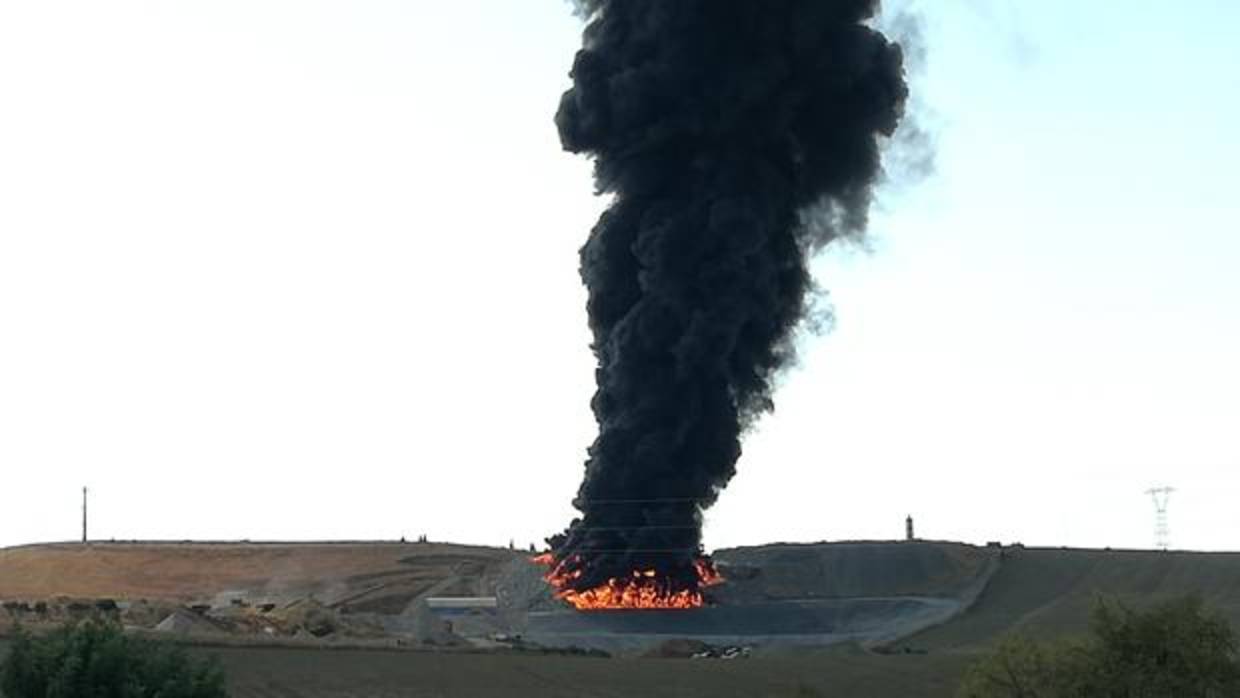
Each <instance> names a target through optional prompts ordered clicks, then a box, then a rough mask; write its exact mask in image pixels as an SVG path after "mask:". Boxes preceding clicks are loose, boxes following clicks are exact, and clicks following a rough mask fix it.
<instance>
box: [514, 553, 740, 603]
mask: <svg viewBox="0 0 1240 698" xmlns="http://www.w3.org/2000/svg"><path fill="white" fill-rule="evenodd" d="M531 560H532V561H533V562H536V563H539V564H544V565H552V568H551V571H550V572H548V573H547V575H546V577H545V578H546V580H547V582H548V583H549V584H551V586H552V587H553V588H554V589H555V590H556V594H555V596H556V598H558V599H562V600H564V601H566V602H568V603H569V604H572V606H573V607H574V608H576V609H577V610H579V611H594V610H601V609H633V608H641V609H656V608H658V609H674V608H698V607H700V606H702V605H703V604H704V603H705V601H704V599H703V597H702V592H701V591H699V590H698V589H684V590H681V591H675V592H672V591H668V590H667V584H666V583H665V582H664V581H663V580H661V579H659V573H658V572H657V571H656V570H652V569H649V570H633V572H632V574H631V576H628V577H613V578H612V579H609V580H607V582H606V583H604V584H600V585H599V586H597V587H594V588H592V589H586V590H584V591H578V590H576V589H570V588H568V584H569V582H571V581H572V580H574V579H576V578H578V577H580V576H581V574H582V571H581V570H580V569H575V570H571V571H566V570H564V569H563V565H562V564H561V565H555V558H554V556H553V555H552V554H551V553H544V554H542V555H539V556H537V557H534V558H531ZM693 566H694V568H696V569H697V574H698V587H699V589H700V588H701V587H707V586H711V585H714V584H719V583H720V582H722V581H723V577H721V576H719V573H718V572H717V571H716V570H715V568H714V565H712V564H711V563H710V561H709V560H707V559H705V558H702V559H699V560H697V561H695V562H694V563H693Z"/></svg>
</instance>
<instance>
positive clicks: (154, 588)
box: [0, 542, 516, 612]
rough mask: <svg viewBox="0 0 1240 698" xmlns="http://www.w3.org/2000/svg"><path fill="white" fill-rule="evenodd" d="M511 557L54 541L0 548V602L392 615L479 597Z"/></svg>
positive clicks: (405, 549) (374, 547)
mask: <svg viewBox="0 0 1240 698" xmlns="http://www.w3.org/2000/svg"><path fill="white" fill-rule="evenodd" d="M515 555H516V553H513V552H512V551H509V550H503V549H497V548H483V547H475V546H465V545H452V544H440V543H232V542H230V543H196V542H175V543H174V542H168V543H150V542H135V543H91V544H89V545H81V544H76V543H56V544H47V545H29V546H21V547H15V548H4V549H0V599H46V598H52V597H56V596H67V597H72V598H115V599H149V600H162V601H175V602H181V603H190V602H203V603H211V602H213V601H214V602H216V603H220V602H223V603H227V598H219V597H228V596H233V597H239V598H245V599H247V600H248V601H250V602H254V603H260V602H272V603H280V604H282V603H287V602H288V601H291V600H294V599H297V598H302V597H311V596H313V597H315V598H316V599H317V600H319V601H321V602H323V603H326V604H329V605H330V604H341V603H348V604H351V605H352V606H353V607H355V608H357V609H358V610H375V611H380V612H399V611H400V610H401V609H402V608H403V607H404V606H405V605H406V604H407V603H408V602H409V601H410V600H412V599H413V598H415V597H417V596H419V595H420V594H423V593H425V592H427V591H429V590H432V589H434V591H435V592H436V593H440V594H445V595H452V594H463V595H472V594H479V593H486V589H485V587H486V585H487V581H488V580H489V579H491V578H493V577H494V575H495V574H496V572H497V570H498V569H499V568H500V567H502V566H503V565H504V564H506V563H507V562H509V561H510V560H511V559H512V558H513V557H514V556H515Z"/></svg>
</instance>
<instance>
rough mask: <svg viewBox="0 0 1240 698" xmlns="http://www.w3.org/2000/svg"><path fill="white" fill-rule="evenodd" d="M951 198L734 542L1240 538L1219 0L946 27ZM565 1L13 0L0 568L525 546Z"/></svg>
mask: <svg viewBox="0 0 1240 698" xmlns="http://www.w3.org/2000/svg"><path fill="white" fill-rule="evenodd" d="M924 6H925V7H927V8H928V9H927V12H926V19H927V26H926V42H927V51H928V63H927V65H926V68H925V72H924V74H923V75H920V76H917V79H916V81H915V83H914V85H913V89H914V90H915V91H917V93H918V94H919V96H920V97H921V99H922V100H923V101H924V103H925V104H926V105H928V106H929V108H930V109H931V110H932V112H933V113H932V116H931V117H930V119H929V123H930V125H931V126H932V130H933V131H934V132H935V134H936V140H937V158H938V169H937V171H936V173H935V174H934V175H933V176H932V177H931V178H929V179H928V180H926V181H924V182H922V183H921V184H920V185H917V186H916V187H912V188H907V187H906V188H898V189H897V188H889V189H888V190H885V191H884V192H883V194H882V201H881V206H880V210H879V211H877V212H876V215H875V217H874V221H873V226H872V236H871V239H870V241H869V243H868V251H864V250H861V249H858V248H851V249H849V248H838V249H831V250H829V251H828V253H827V254H826V255H824V257H823V258H822V259H820V260H818V261H817V262H816V264H815V269H816V272H817V276H818V279H819V281H820V283H821V284H822V285H824V286H825V287H827V288H828V289H829V290H830V291H831V294H832V299H833V303H834V306H835V309H836V313H837V318H836V324H835V327H834V330H833V331H832V332H831V333H829V334H826V335H823V336H817V337H807V338H805V339H804V341H803V357H802V358H803V360H802V364H801V366H800V367H799V368H798V369H796V370H794V371H792V372H790V373H789V374H788V375H787V376H786V377H785V379H784V385H783V387H782V388H781V390H780V392H779V394H778V395H777V398H776V400H777V405H778V408H777V409H778V412H777V414H776V415H774V416H772V417H770V418H768V419H766V420H765V421H764V422H763V423H762V425H761V428H760V430H759V432H758V433H756V434H754V435H753V436H752V437H751V438H750V439H749V440H748V441H747V443H746V451H745V456H744V458H743V459H742V462H741V464H740V468H739V474H738V476H737V477H736V479H735V480H734V481H733V483H732V485H731V487H729V488H728V490H727V491H726V492H725V493H724V495H723V497H722V499H721V502H720V504H719V505H718V506H717V507H715V508H714V509H712V510H711V511H710V513H709V515H708V526H707V542H708V544H709V545H711V546H712V547H713V546H726V545H734V544H742V543H759V542H767V541H772V540H822V539H845V538H890V537H897V536H900V535H902V527H903V518H904V515H905V514H906V513H912V514H913V515H914V516H915V517H916V519H917V523H918V529H919V533H920V534H921V535H923V536H926V537H933V538H952V539H959V540H965V541H970V542H984V541H986V540H991V539H1001V540H1005V541H1017V540H1019V541H1024V542H1026V543H1029V544H1051V545H1060V544H1063V545H1095V546H1102V545H1113V546H1148V545H1149V544H1150V543H1151V541H1152V524H1153V507H1152V505H1151V504H1150V502H1149V500H1148V498H1146V497H1145V496H1144V495H1143V491H1144V490H1145V489H1146V488H1148V487H1150V486H1153V485H1162V484H1170V485H1174V486H1176V487H1177V488H1178V491H1177V492H1176V493H1175V494H1174V495H1173V497H1172V501H1171V512H1170V514H1171V526H1172V537H1173V540H1174V542H1175V544H1177V545H1179V546H1182V547H1194V548H1207V549H1238V548H1240V541H1238V540H1237V539H1236V534H1235V532H1236V531H1237V530H1240V507H1237V506H1236V505H1235V503H1234V500H1235V497H1236V490H1237V486H1238V485H1240V467H1238V466H1240V444H1238V443H1237V433H1238V429H1237V426H1238V425H1240V401H1238V399H1237V395H1240V366H1238V363H1237V357H1238V356H1240V313H1237V306H1238V305H1240V275H1237V273H1236V269H1237V268H1240V236H1238V235H1237V230H1236V218H1237V216H1236V212H1237V206H1238V205H1240V204H1237V203H1236V198H1235V197H1236V194H1235V191H1234V189H1235V187H1234V184H1235V182H1236V172H1235V163H1236V162H1238V161H1240V139H1237V137H1236V135H1235V131H1234V128H1235V126H1234V125H1235V124H1237V123H1240V99H1238V98H1237V96H1236V95H1237V94H1240V77H1238V76H1240V73H1237V72H1236V70H1235V66H1237V65H1240V46H1238V45H1237V44H1236V42H1235V41H1234V38H1233V36H1232V32H1233V29H1234V27H1235V26H1236V25H1237V21H1238V20H1240V5H1236V4H1234V3H1230V2H1224V1H1222V0H1219V1H1216V2H1211V1H1209V0H1193V1H1189V2H1185V3H1161V2H1152V1H1148V2H1146V1H1142V0H1133V1H1132V2H1129V3H1125V4H1124V7H1125V13H1123V14H1119V13H1117V12H1116V11H1115V8H1116V5H1115V4H1114V3H1111V2H1103V1H1102V0H1095V1H1094V2H1079V1H1077V0H1045V1H1042V0H1040V1H1039V2H1037V3H1018V2H1016V0H973V1H971V2H970V1H966V0H942V1H940V0H934V2H931V3H925V4H924ZM579 32H580V24H579V22H578V20H577V19H576V18H574V17H573V16H572V15H571V14H570V13H569V12H568V10H567V8H566V6H565V5H564V4H563V3H562V2H560V1H559V0H520V1H517V0H490V1H485V0H472V1H466V0H458V1H456V2H451V3H425V2H414V3H410V2H398V1H396V0H352V1H349V2H345V1H344V0H335V1H332V2H328V1H325V0H317V1H314V0H285V1H279V0H244V2H242V1H240V0H211V1H210V2H207V1H206V0H201V1H190V0H178V1H172V0H162V1H156V0H150V1H148V2H137V1H135V0H111V1H109V2H106V3H102V2H95V1H94V0H39V1H37V2H36V1H34V0H12V1H3V2H0V468H2V469H3V470H2V478H0V492H3V496H2V497H0V545H9V544H17V543H24V542H33V541H43V540H61V539H71V538H73V537H75V536H76V535H78V531H77V527H78V505H79V502H78V497H79V488H80V487H81V486H82V485H84V484H85V485H89V486H90V487H91V488H92V493H93V494H92V534H93V536H94V537H98V538H110V537H116V538H171V539H180V538H250V539H318V538H395V537H398V536H400V535H406V536H409V537H413V536H416V535H418V534H421V533H426V534H428V535H429V536H430V537H431V538H432V539H437V540H455V541H464V542H479V543H492V544H504V543H507V542H508V540H509V539H510V538H513V539H515V540H516V541H517V543H518V544H525V543H528V542H530V541H533V540H540V539H541V538H542V537H543V536H545V535H547V534H549V533H552V532H555V531H557V530H559V529H560V528H562V527H563V526H564V524H566V523H567V521H568V519H569V518H570V517H571V516H572V514H573V511H572V509H571V507H570V506H569V500H570V499H571V496H572V494H573V493H574V492H575V490H576V488H577V485H578V483H579V479H580V475H581V462H582V460H583V457H584V449H585V446H586V445H587V444H588V443H589V442H590V440H591V439H592V437H593V432H594V425H593V421H592V417H591V415H590V413H589V408H588V400H589V397H590V394H591V393H592V390H593V385H592V380H593V378H592V365H593V363H592V358H591V356H590V354H589V351H588V347H587V343H588V334H587V331H586V321H585V313H584V299H585V294H584V290H583V289H582V288H581V286H580V282H579V280H578V277H577V256H576V255H577V248H578V246H579V245H580V244H581V242H583V241H584V239H585V235H586V232H587V231H588V229H589V227H590V226H591V224H592V222H593V220H594V218H595V217H596V216H597V214H598V212H599V211H600V210H601V207H602V202H600V201H599V200H597V199H595V198H594V197H593V196H592V182H591V181H590V176H589V175H590V170H589V163H588V162H586V161H585V160H583V159H581V158H577V157H574V156H571V155H568V154H565V153H562V152H561V150H560V147H559V142H558V137H557V135H556V132H555V127H554V125H553V123H552V121H551V117H552V114H553V113H554V110H555V107H556V105H557V102H558V98H559V94H560V93H561V92H562V91H563V90H564V89H565V88H567V86H568V78H567V71H568V68H569V65H570V63H571V61H572V57H573V53H574V52H575V50H576V48H577V46H578V43H579Z"/></svg>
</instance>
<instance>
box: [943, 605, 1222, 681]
mask: <svg viewBox="0 0 1240 698" xmlns="http://www.w3.org/2000/svg"><path fill="white" fill-rule="evenodd" d="M958 695H959V696H960V698H1223V697H1224V696H1228V697H1232V696H1240V662H1238V661H1237V657H1236V641H1235V636H1234V634H1233V632H1232V629H1231V626H1229V625H1228V624H1227V621H1226V620H1225V619H1223V618H1221V617H1219V616H1217V615H1215V614H1212V613H1209V612H1207V611H1206V610H1205V609H1204V606H1203V604H1202V602H1201V599H1200V598H1198V597H1195V596H1189V597H1186V598H1182V599H1178V600H1174V601H1170V602H1167V603H1164V604H1160V605H1158V606H1155V607H1153V608H1151V609H1150V610H1148V611H1143V612H1142V611H1134V610H1132V609H1129V608H1127V607H1124V606H1122V605H1119V604H1109V603H1107V602H1105V601H1101V600H1100V601H1099V602H1098V604H1097V606H1096V607H1095V608H1094V612H1093V616H1092V619H1091V623H1090V636H1089V637H1088V638H1086V639H1084V640H1081V641H1060V642H1054V643H1038V642H1034V641H1032V640H1029V639H1027V638H1022V637H1009V638H1007V639H1005V640H1004V641H1003V642H1002V643H1001V644H1000V645H999V647H998V649H997V650H996V651H995V653H994V654H993V655H991V656H989V657H987V658H985V659H984V660H982V661H981V662H979V663H978V664H976V665H974V666H973V667H972V668H970V670H969V672H968V673H967V674H966V676H965V679H964V682H963V683H962V684H961V688H960V691H959V693H958Z"/></svg>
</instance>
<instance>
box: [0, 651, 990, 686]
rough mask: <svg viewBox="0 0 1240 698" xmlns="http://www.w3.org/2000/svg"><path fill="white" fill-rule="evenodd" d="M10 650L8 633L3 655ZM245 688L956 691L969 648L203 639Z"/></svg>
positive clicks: (234, 682)
mask: <svg viewBox="0 0 1240 698" xmlns="http://www.w3.org/2000/svg"><path fill="white" fill-rule="evenodd" d="M5 651H6V646H5V643H4V641H2V640H0V656H3V654H4V653H5ZM191 651H192V653H193V654H195V655H198V656H207V655H215V656H216V657H218V658H219V659H220V661H221V663H222V664H223V666H224V669H225V671H227V673H228V682H229V687H230V689H231V692H232V695H233V696H234V697H235V698H298V697H305V698H398V697H399V698H457V697H460V698H488V697H490V696H496V697H499V696H504V697H513V698H524V697H526V696H528V697H530V698H569V697H573V698H578V697H581V698H586V697H590V698H593V697H597V698H621V697H626V698H627V697H628V696H640V697H641V698H698V697H701V698H707V697H710V698H727V697H731V696H735V697H737V698H741V697H744V698H785V697H787V698H815V697H818V698H834V697H836V696H838V697H839V698H949V697H950V696H951V695H952V694H953V692H954V691H955V686H956V683H957V681H958V680H959V677H960V675H961V673H962V672H963V670H964V668H965V666H967V663H968V661H969V660H970V658H969V657H967V656H963V655H950V654H948V655H941V656H931V655H891V656H880V655H872V654H861V653H858V654H845V653H840V652H829V653H824V652H814V653H803V654H797V655H787V656H780V657H759V658H753V659H746V660H732V661H722V660H689V659H602V658H594V657H576V656H555V655H550V656H547V655H495V654H456V653H435V652H386V651H373V650H308V649H280V648H210V649H207V648H194V649H192V650H191Z"/></svg>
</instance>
